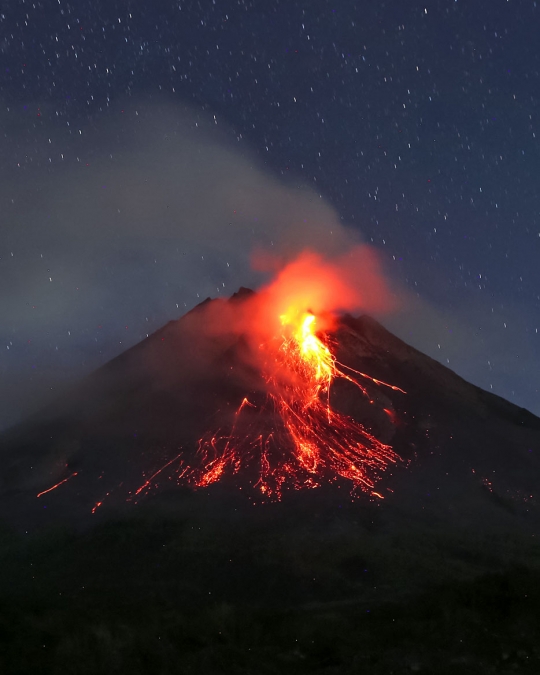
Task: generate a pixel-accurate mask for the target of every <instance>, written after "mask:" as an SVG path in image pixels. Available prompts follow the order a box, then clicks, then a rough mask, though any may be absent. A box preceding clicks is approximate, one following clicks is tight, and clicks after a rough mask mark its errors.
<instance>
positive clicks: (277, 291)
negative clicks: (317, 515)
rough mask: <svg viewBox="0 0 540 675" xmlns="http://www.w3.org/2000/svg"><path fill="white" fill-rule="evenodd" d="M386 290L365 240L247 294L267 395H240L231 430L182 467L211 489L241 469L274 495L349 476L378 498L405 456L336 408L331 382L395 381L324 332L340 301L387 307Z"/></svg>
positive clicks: (214, 436)
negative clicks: (381, 480) (385, 478)
mask: <svg viewBox="0 0 540 675" xmlns="http://www.w3.org/2000/svg"><path fill="white" fill-rule="evenodd" d="M359 281H360V283H361V285H362V287H363V291H362V295H360V292H359V290H358V289H359V286H360V284H359V283H358V282H359ZM366 289H367V290H366ZM388 298H389V294H388V292H387V290H386V287H385V285H384V283H383V282H382V276H381V274H380V272H379V270H378V266H377V261H376V260H375V259H374V257H373V253H372V252H371V251H370V250H369V249H367V248H366V247H359V248H358V249H356V250H354V251H353V252H351V253H350V254H349V255H348V256H347V258H344V259H342V260H341V261H335V262H334V263H329V262H326V261H324V260H323V259H322V258H321V257H320V256H318V255H317V254H314V253H310V252H306V253H303V254H301V255H300V256H299V257H298V258H297V259H296V260H295V261H293V262H292V263H290V264H289V265H287V266H286V267H285V268H284V269H282V271H281V272H280V273H279V274H278V276H277V278H276V280H275V281H274V282H273V283H271V284H270V285H269V286H268V287H267V288H265V289H263V290H262V291H261V292H260V294H258V295H257V297H256V299H255V301H254V302H251V303H250V302H246V306H247V307H248V308H249V310H248V312H250V315H249V316H248V318H247V319H246V317H245V316H244V322H243V325H242V330H243V332H244V333H247V334H248V338H249V339H250V342H251V344H252V348H253V351H254V352H255V353H256V357H255V361H256V364H257V369H258V370H259V372H260V374H261V376H262V379H263V381H264V384H265V386H264V389H265V393H264V394H262V393H260V392H259V393H258V394H257V393H255V394H253V395H250V396H246V397H245V398H244V399H243V401H242V403H241V404H240V406H239V408H238V410H237V411H236V414H235V417H234V422H233V424H232V428H231V429H230V430H228V431H227V432H222V431H220V432H217V433H207V434H205V435H204V436H203V438H201V439H200V440H199V447H198V452H197V461H196V463H195V465H191V466H187V465H186V464H182V467H181V469H179V472H178V474H177V475H178V476H179V477H180V478H181V479H183V480H185V481H187V482H188V483H189V484H191V485H193V486H196V487H206V486H208V485H210V484H212V483H215V482H216V481H218V480H219V479H220V478H222V477H223V476H224V475H225V474H238V473H239V472H241V471H242V472H246V473H247V474H248V475H250V476H251V477H252V484H253V485H254V486H255V487H257V488H258V489H259V490H260V492H261V493H262V495H263V496H265V497H270V498H277V499H279V498H280V497H281V495H282V492H283V490H284V489H285V488H287V487H290V488H293V489H300V488H304V487H306V488H309V487H317V486H319V485H320V484H321V482H322V481H338V480H340V479H346V480H348V481H350V482H351V483H352V491H355V490H363V491H365V492H369V493H370V494H372V495H376V496H378V497H380V496H381V495H380V494H379V493H377V492H375V491H374V485H375V481H376V479H377V477H378V476H379V475H380V474H381V473H382V472H383V471H384V470H385V469H386V467H387V466H388V465H389V464H390V463H395V462H397V461H398V460H399V457H398V456H397V455H396V453H395V452H394V451H393V450H392V448H391V447H390V446H389V445H386V444H384V443H382V442H380V441H379V440H378V439H377V438H375V436H374V435H373V434H371V433H370V432H369V431H368V430H367V429H366V428H365V427H364V426H363V425H362V424H361V423H360V422H358V421H356V420H354V419H352V418H351V417H348V416H346V415H344V414H342V413H340V412H338V411H337V410H334V409H333V408H332V406H331V402H330V398H331V396H330V394H331V387H332V384H333V383H334V382H335V381H336V380H337V379H344V380H347V381H348V382H350V383H353V384H354V385H355V386H356V387H357V389H358V390H359V392H360V394H361V395H365V396H368V392H367V390H366V388H365V387H364V386H363V384H362V383H361V382H362V381H364V382H365V381H366V380H370V381H371V382H372V383H373V384H375V385H378V386H387V387H391V388H392V389H394V390H399V388H398V387H395V386H392V385H389V384H386V383H385V382H381V381H379V380H376V379H374V378H371V377H370V376H368V375H366V374H365V373H361V372H359V371H356V370H353V369H352V368H349V367H348V366H345V365H344V364H342V363H340V362H339V361H338V360H337V359H336V356H335V355H334V353H333V351H332V348H333V346H334V345H333V343H332V342H331V340H330V339H329V337H328V330H329V329H331V328H332V326H333V324H334V322H335V319H334V316H333V312H335V311H336V310H337V309H339V308H346V307H358V306H360V307H363V308H366V309H373V308H377V309H379V308H381V307H382V306H384V305H386V306H388V304H389V299H388ZM399 391H401V390H399ZM164 468H165V467H164ZM158 473H159V472H158ZM151 483H152V479H150V480H149V481H147V483H145V486H142V488H145V489H146V487H150V486H151ZM140 489H141V488H140Z"/></svg>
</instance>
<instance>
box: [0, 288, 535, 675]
mask: <svg viewBox="0 0 540 675" xmlns="http://www.w3.org/2000/svg"><path fill="white" fill-rule="evenodd" d="M256 297H257V294H254V293H253V292H252V291H249V290H248V289H240V291H239V292H238V293H236V294H235V295H234V296H233V297H232V298H230V299H229V300H210V299H207V300H206V301H205V302H203V303H202V304H201V305H199V306H197V307H196V308H195V309H193V310H192V311H191V312H189V313H187V314H186V315H185V316H183V317H182V318H180V319H178V320H177V321H171V322H170V323H168V324H167V325H166V326H164V327H163V328H162V329H160V330H158V331H157V332H156V333H154V334H153V335H151V336H150V337H148V338H147V339H146V340H144V341H143V342H141V343H140V344H138V345H136V346H134V347H133V348H131V349H129V350H127V351H126V352H124V353H123V354H121V355H120V356H118V357H117V358H115V359H113V360H112V361H111V362H109V363H108V364H106V365H105V366H103V367H102V368H100V369H99V370H97V371H96V372H94V373H93V374H92V375H91V376H89V377H88V378H86V380H84V381H83V382H81V383H80V384H79V385H78V386H77V387H76V388H74V389H73V390H72V391H71V393H70V395H69V396H66V397H64V398H61V399H59V400H57V401H56V402H55V403H54V404H52V405H49V406H48V407H47V408H45V409H43V410H42V411H40V412H39V413H37V414H35V415H33V416H32V417H31V418H29V419H27V420H26V421H25V422H24V423H23V424H20V425H18V426H16V427H14V428H12V429H10V430H8V431H6V432H4V433H3V434H2V437H1V439H0V442H1V446H0V447H1V453H2V472H1V474H0V481H1V485H0V488H1V493H0V506H1V513H2V519H3V527H2V528H0V572H1V574H0V604H1V606H2V607H3V610H2V613H1V614H0V647H1V649H0V668H1V669H2V670H3V671H4V670H5V672H14V673H15V672H28V670H25V669H24V664H23V665H22V666H21V665H20V664H21V661H20V659H21V656H20V655H21V654H22V653H24V654H29V655H30V656H28V657H25V658H27V660H28V663H27V662H26V661H25V663H26V665H28V664H30V665H28V668H29V669H31V670H33V671H35V672H38V671H37V670H36V667H35V665H36V664H39V666H40V668H41V670H39V672H54V673H56V672H74V673H79V672H81V673H83V672H94V673H98V672H128V671H129V672H140V673H144V672H177V666H178V663H179V662H182V663H187V664H188V666H187V672H201V673H207V672H220V673H221V672H231V673H233V672H234V673H237V672H252V673H259V672H261V673H278V672H279V673H283V672H294V673H303V672H306V673H308V672H309V673H312V672H321V673H323V672H324V673H330V672H340V673H353V672H358V671H359V669H360V671H361V672H376V673H387V672H400V673H401V672H411V670H413V671H416V670H419V669H422V668H424V666H425V667H426V668H427V670H428V671H429V672H457V671H455V670H452V667H453V666H449V667H450V670H445V669H444V667H442V666H441V664H442V663H444V664H454V666H455V667H456V668H458V667H459V668H462V671H459V672H469V671H467V668H469V667H474V672H477V673H483V672H486V673H487V672H507V671H506V670H505V668H508V669H509V670H508V672H516V670H519V669H520V668H522V667H524V666H525V665H526V666H527V667H529V666H530V667H531V668H533V670H530V671H529V670H526V669H525V670H519V672H536V671H534V667H533V664H534V663H536V664H537V665H538V662H539V659H540V653H538V650H537V647H536V646H535V645H537V644H538V642H539V637H540V636H539V635H538V630H537V627H538V625H540V624H539V622H538V617H539V612H540V596H539V593H538V588H539V587H540V583H539V582H540V551H539V547H538V542H537V537H538V536H539V526H540V510H539V509H538V502H537V489H538V485H540V460H539V456H538V453H539V451H540V419H538V418H537V417H535V416H534V415H532V414H531V413H530V412H528V411H527V410H524V409H522V408H518V407H516V406H515V405H513V404H511V403H509V402H507V401H505V400H503V399H501V398H499V397H497V396H495V395H493V394H491V393H488V392H485V391H483V390H481V389H479V388H478V387H475V386H473V385H471V384H469V383H467V382H466V381H464V380H463V379H462V378H460V377H459V376H458V375H456V374H455V373H453V372H452V371H451V370H449V369H448V368H446V367H444V366H443V365H441V364H440V363H438V362H436V361H434V360H432V359H431V358H429V357H427V356H425V355H424V354H422V353H420V352H418V351H417V350H415V349H414V348H412V347H410V346H409V345H407V344H405V343H404V342H403V341H401V340H400V339H398V338H397V337H395V336H394V335H392V334H391V333H390V332H388V331H387V330H386V329H385V328H384V327H383V326H382V325H380V324H379V323H377V322H376V321H375V320H374V319H372V318H370V317H369V316H367V315H362V316H359V317H354V316H351V315H340V316H339V317H334V318H333V319H332V321H324V317H319V316H317V317H315V315H314V314H312V313H310V312H306V313H304V314H302V315H301V316H299V317H297V318H298V320H296V319H295V320H294V321H293V320H291V318H290V314H285V315H282V318H281V326H282V328H280V329H279V330H280V331H281V333H280V335H281V334H282V338H283V339H282V340H281V341H279V342H278V343H276V344H277V347H276V348H274V346H272V345H273V343H268V342H266V343H265V342H259V340H258V339H257V340H255V341H254V340H253V339H250V336H249V335H247V334H246V331H245V328H246V323H245V320H244V319H245V316H246V309H249V308H252V307H253V303H254V298H256ZM250 311H251V310H250ZM319 318H321V325H322V326H323V329H322V330H320V331H318V330H315V329H314V328H313V324H314V323H315V321H316V319H319ZM291 323H292V324H294V326H293V328H292V329H290V328H289V327H290V324H291ZM249 325H251V324H249ZM312 328H313V330H312ZM258 337H259V336H257V338H258ZM284 349H285V352H284V351H283V350H284ZM291 350H292V351H291ZM306 363H307V365H306ZM306 369H307V370H306ZM216 467H217V468H216ZM47 645H48V646H49V647H47V648H48V651H47V652H46V653H45V651H44V650H45V649H46V646H47ZM51 645H52V646H51ZM32 655H33V656H32ZM32 659H34V660H32ZM148 664H151V665H148ZM359 664H360V665H359ZM30 666H31V668H30ZM445 667H446V666H445ZM85 668H86V670H85ZM156 669H157V670H156Z"/></svg>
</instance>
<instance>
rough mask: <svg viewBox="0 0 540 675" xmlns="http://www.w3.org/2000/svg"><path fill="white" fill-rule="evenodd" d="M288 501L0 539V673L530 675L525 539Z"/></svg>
mask: <svg viewBox="0 0 540 675" xmlns="http://www.w3.org/2000/svg"><path fill="white" fill-rule="evenodd" d="M304 497H305V495H302V499H298V495H295V496H294V497H291V500H290V503H288V504H287V503H284V504H277V505H268V506H261V507H250V508H251V509H253V512H251V513H246V512H242V505H241V502H238V503H231V502H230V500H229V501H228V502H227V501H226V497H224V496H223V495H219V494H214V495H212V494H211V495H209V494H208V493H207V492H204V493H203V492H200V493H195V494H194V495H189V494H187V493H186V494H184V495H181V496H179V495H175V496H174V497H172V499H171V501H170V502H169V501H167V500H164V501H163V503H160V504H156V505H155V508H154V509H148V510H146V511H145V512H141V514H140V515H139V516H138V517H134V518H132V519H130V520H121V521H116V522H104V523H102V524H100V525H98V526H97V527H95V528H94V529H92V530H89V531H84V532H78V533H77V532H74V531H72V532H69V531H66V530H51V531H48V532H42V533H41V534H34V535H24V534H23V535H21V534H13V533H11V534H10V533H9V532H8V531H4V532H3V533H2V540H1V548H0V550H1V553H0V672H1V673H10V674H13V675H15V674H17V673H35V674H38V673H55V674H58V675H60V674H61V675H65V674H69V673H73V674H77V675H78V674H81V675H82V674H83V673H84V674H86V673H88V674H89V675H97V674H99V673H108V674H109V673H130V674H132V675H137V674H139V673H141V674H142V673H163V674H168V673H204V674H212V673H216V674H217V673H246V674H247V673H250V674H251V673H268V674H273V673H276V674H277V673H381V674H383V673H384V674H385V675H386V674H387V673H410V672H425V673H472V672H474V673H516V672H517V673H538V672H539V668H540V565H538V561H539V560H540V555H539V553H540V552H539V550H538V546H537V544H536V543H534V541H535V540H534V538H531V537H527V538H525V537H520V536H519V535H516V536H514V537H512V536H511V535H510V534H509V533H508V534H507V535H506V536H504V537H500V536H495V535H493V536H489V535H484V536H482V535H480V534H478V535H477V536H475V535H474V534H473V533H471V532H470V531H463V530H462V531H459V530H456V531H443V532H440V531H437V527H436V526H431V527H430V526H428V525H426V524H423V525H421V526H413V525H411V524H410V523H409V524H408V525H407V524H404V525H403V529H402V531H401V532H400V531H396V530H394V531H389V530H388V529H387V528H385V526H384V524H383V523H381V522H380V519H379V515H378V507H377V506H375V505H373V504H370V503H367V504H366V505H365V508H364V509H363V510H360V509H358V508H357V507H355V506H353V505H352V504H351V502H350V501H348V500H347V501H345V502H344V503H339V502H336V501H335V500H334V499H331V500H330V501H326V502H325V501H324V499H321V496H320V495H317V497H316V498H315V497H313V496H312V495H308V497H307V498H306V499H304ZM222 499H223V501H221V500H222ZM285 501H286V500H285ZM172 502H175V503H174V504H173V503H172ZM223 507H224V508H225V510H226V512H227V513H228V514H229V515H228V516H226V517H223V516H222V515H220V513H221V512H222V508H223ZM173 511H174V512H176V513H177V515H175V516H172V515H171V513H172V512H173ZM231 513H232V514H236V515H235V516H231V515H230V514H231ZM180 514H181V515H180Z"/></svg>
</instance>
